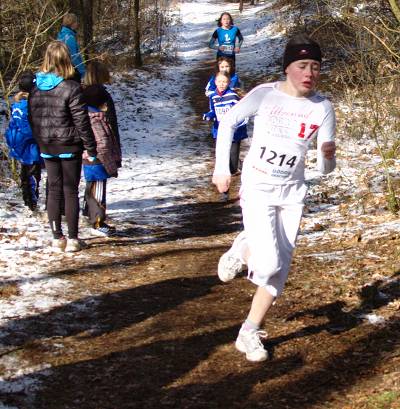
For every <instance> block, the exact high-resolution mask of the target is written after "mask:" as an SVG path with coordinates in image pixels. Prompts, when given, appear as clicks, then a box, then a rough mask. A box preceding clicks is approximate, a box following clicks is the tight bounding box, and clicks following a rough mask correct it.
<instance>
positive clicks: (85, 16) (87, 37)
mask: <svg viewBox="0 0 400 409" xmlns="http://www.w3.org/2000/svg"><path fill="white" fill-rule="evenodd" d="M80 15H81V22H82V23H81V25H82V31H83V44H82V45H83V48H84V53H85V57H86V59H89V51H90V44H91V42H92V40H93V0H80Z"/></svg>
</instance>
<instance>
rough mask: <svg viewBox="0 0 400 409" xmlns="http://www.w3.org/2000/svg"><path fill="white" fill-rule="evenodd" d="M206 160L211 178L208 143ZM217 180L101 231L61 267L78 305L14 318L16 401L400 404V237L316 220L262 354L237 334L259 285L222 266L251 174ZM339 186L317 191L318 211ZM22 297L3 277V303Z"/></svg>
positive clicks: (204, 68) (7, 360)
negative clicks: (227, 274) (222, 195)
mask: <svg viewBox="0 0 400 409" xmlns="http://www.w3.org/2000/svg"><path fill="white" fill-rule="evenodd" d="M209 66H210V61H203V62H199V63H198V64H196V66H194V67H192V68H191V70H190V73H189V75H190V76H191V84H192V86H191V92H190V93H188V95H189V94H190V98H189V99H188V102H189V103H190V104H191V106H192V108H193V110H194V112H195V113H196V116H195V118H194V119H192V120H191V122H190V123H189V125H188V130H189V132H190V131H193V132H195V130H196V129H199V128H202V127H203V128H204V124H203V123H202V122H201V119H200V118H201V114H202V113H203V112H204V111H205V110H206V104H204V95H203V90H204V84H205V83H206V82H207V79H208V76H209ZM245 77H246V76H245V75H243V78H245ZM253 80H254V79H253ZM248 83H250V79H248ZM196 118H197V119H196ZM201 159H202V160H204V161H205V162H206V164H207V167H208V174H211V171H212V142H211V141H206V139H205V142H204V157H203V158H201ZM194 176H195V175H194ZM209 182H210V180H209V178H206V179H203V180H201V181H200V183H199V186H198V188H197V189H193V188H192V187H191V188H190V189H188V194H187V196H186V197H185V196H181V197H179V196H177V197H175V198H174V197H172V198H169V204H168V205H167V206H161V205H162V204H165V201H163V200H162V199H160V201H159V203H157V200H158V199H157V197H155V198H154V202H155V205H153V206H151V207H148V208H147V209H146V211H140V212H139V211H137V212H135V213H134V218H132V220H131V222H130V223H125V227H124V228H123V229H121V234H120V235H119V236H116V237H113V238H107V239H101V238H96V239H92V240H88V243H89V248H88V249H85V251H84V253H85V256H84V257H77V258H72V259H71V258H69V259H68V262H67V263H63V262H62V260H61V262H60V263H57V264H56V265H55V266H54V267H52V268H51V271H50V273H49V274H50V275H51V277H52V278H55V279H57V278H59V279H62V280H63V281H64V282H67V283H68V286H67V287H66V290H65V291H66V292H68V297H69V298H70V299H73V301H71V302H69V303H64V304H63V305H61V306H58V307H55V308H52V309H50V310H48V311H45V312H39V313H37V314H31V315H29V316H26V317H24V318H22V319H20V318H18V319H17V318H16V319H15V320H14V321H13V320H11V321H10V322H9V323H8V324H7V326H8V327H7V326H6V327H4V326H3V328H2V330H3V331H4V333H6V334H7V333H8V335H7V336H3V337H2V340H1V343H2V347H3V352H2V353H1V358H2V360H1V366H2V368H3V370H4V371H5V370H6V369H7V370H8V371H9V370H10V368H11V367H12V366H13V364H15V363H18V364H20V363H21V362H25V363H29V367H30V368H31V370H30V372H29V373H23V374H21V375H18V371H17V370H16V371H14V377H13V383H10V382H7V381H6V380H5V378H3V377H2V378H0V391H1V393H0V400H1V401H2V402H3V404H4V405H7V406H4V407H5V408H14V407H17V408H19V409H25V408H26V409H78V408H79V409H80V408H82V409H83V408H85V409H111V408H112V409H125V408H148V409H152V408H179V409H186V408H187V409H189V408H190V409H200V408H201V409H203V408H204V409H212V408H248V409H253V408H270V409H306V408H321V409H322V408H325V409H328V408H329V409H364V408H365V409H375V408H376V409H378V408H381V409H398V408H400V258H399V256H400V234H394V233H393V232H388V234H385V233H383V234H381V235H380V236H379V237H377V238H370V239H365V237H364V236H363V232H359V231H358V230H357V229H356V228H354V229H353V233H352V234H350V235H347V236H346V237H345V238H344V237H343V236H336V235H332V236H330V230H331V229H332V228H334V227H335V226H333V224H332V225H331V226H329V225H319V224H314V227H313V230H314V232H316V231H324V234H325V236H326V237H328V239H324V240H309V239H308V234H312V233H313V231H311V230H307V229H303V231H302V233H301V235H300V237H299V242H298V248H297V249H296V252H295V256H294V259H293V263H292V267H291V272H290V276H289V280H288V283H287V286H286V289H285V292H284V294H283V295H282V297H281V298H280V299H279V300H278V302H277V303H276V305H275V306H274V307H273V308H272V309H271V311H270V313H269V315H268V317H267V320H266V322H265V330H266V331H267V332H268V338H267V340H266V341H265V346H266V348H267V349H268V351H269V353H270V359H269V360H267V361H266V362H262V363H250V362H247V361H246V360H245V358H244V357H243V355H242V354H241V353H239V352H238V351H236V350H235V347H234V340H235V338H236V335H237V332H238V329H239V327H240V325H241V323H242V321H243V319H244V318H245V317H246V314H247V311H248V308H249V304H250V301H251V298H252V294H253V292H254V287H253V285H252V284H251V283H250V282H248V280H246V278H245V277H239V278H237V279H235V280H233V281H232V282H230V283H229V284H223V283H221V282H219V280H218V278H217V275H216V267H217V263H218V259H219V257H220V255H221V254H222V253H223V252H224V251H226V250H227V249H228V248H229V245H230V243H231V242H232V240H233V238H234V237H235V235H236V234H237V232H239V231H240V230H241V213H240V207H239V203H238V200H237V192H238V183H239V180H238V178H237V177H236V178H235V180H234V188H233V189H232V194H231V198H230V200H228V201H227V202H223V201H220V199H219V196H218V195H217V194H216V192H215V191H214V189H213V188H212V187H211V185H210V184H209ZM334 193H335V192H332V191H329V188H328V187H327V188H325V191H324V194H323V195H317V196H314V197H313V196H311V197H310V198H309V199H308V204H307V209H306V217H307V215H310V214H312V213H313V206H317V205H318V206H319V205H321V203H325V204H326V203H329V202H330V198H331V195H333V194H334ZM357 200H358V198H357V197H345V198H343V202H341V203H339V205H342V206H343V207H346V208H351V206H352V204H354V203H355V202H356V201H357ZM371 200H372V199H371ZM157 204H159V205H160V206H158V205H157ZM139 205H140V204H139ZM327 211H329V210H327ZM381 217H382V218H384V219H385V220H388V219H390V218H391V216H390V215H389V214H384V215H383V216H381ZM368 223H370V224H371V225H372V224H378V223H379V218H378V217H376V218H374V219H369V221H368ZM38 280H40V278H38ZM17 291H18V289H17V287H16V286H13V285H10V284H4V285H2V286H1V287H0V297H2V298H8V297H12V296H14V295H15V294H16V292H17ZM7 328H8V329H9V331H8V332H7ZM32 368H33V369H32ZM34 368H38V369H37V370H36V371H35V370H34ZM33 379H35V381H36V380H38V383H37V382H33ZM17 381H18V383H16V382H17ZM2 383H3V387H2V385H1V384H2ZM21 384H23V385H24V387H23V388H20V389H19V388H18V387H17V386H15V387H13V385H21ZM7 385H8V386H7ZM7 388H8V390H7ZM0 407H1V406H0Z"/></svg>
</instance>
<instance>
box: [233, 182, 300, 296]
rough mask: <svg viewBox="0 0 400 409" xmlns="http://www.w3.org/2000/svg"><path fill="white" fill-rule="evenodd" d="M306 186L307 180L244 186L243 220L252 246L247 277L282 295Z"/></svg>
mask: <svg viewBox="0 0 400 409" xmlns="http://www.w3.org/2000/svg"><path fill="white" fill-rule="evenodd" d="M306 193H307V187H306V185H305V184H304V183H302V182H301V183H298V184H291V185H263V186H262V190H257V189H255V188H246V187H243V188H242V190H241V194H240V205H241V207H242V214H243V223H244V230H245V237H246V242H247V245H248V246H249V250H250V258H249V260H248V271H249V274H248V278H249V280H250V281H252V282H253V283H254V284H256V285H257V286H260V287H265V288H266V290H267V291H268V292H269V293H271V295H272V296H274V297H277V296H279V295H280V294H281V293H282V291H283V288H284V286H285V283H286V280H287V277H288V274H289V268H290V264H291V261H292V255H293V250H294V248H295V246H296V238H297V233H298V231H299V227H300V221H301V216H302V213H303V207H304V197H305V195H306Z"/></svg>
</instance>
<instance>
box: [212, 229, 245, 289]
mask: <svg viewBox="0 0 400 409" xmlns="http://www.w3.org/2000/svg"><path fill="white" fill-rule="evenodd" d="M244 240H246V236H245V233H244V231H242V232H240V233H239V234H238V236H237V237H236V238H235V240H234V241H233V243H232V247H231V248H230V249H229V250H228V251H227V252H226V253H224V254H223V255H222V256H221V258H220V259H219V263H218V277H219V279H220V280H221V281H223V282H224V283H226V282H228V281H230V280H232V279H234V278H235V277H236V275H237V274H239V273H240V272H241V271H242V270H243V263H242V259H241V254H240V248H241V245H242V244H243V242H244Z"/></svg>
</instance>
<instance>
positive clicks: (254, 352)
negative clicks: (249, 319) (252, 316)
mask: <svg viewBox="0 0 400 409" xmlns="http://www.w3.org/2000/svg"><path fill="white" fill-rule="evenodd" d="M266 337H267V333H266V332H265V331H251V330H250V331H246V330H244V329H241V330H240V331H239V335H238V337H237V339H236V342H235V346H236V349H237V350H238V351H240V352H243V353H244V354H246V359H247V360H248V361H251V362H261V361H265V360H266V359H267V358H268V352H267V351H266V350H265V348H264V345H263V343H262V342H261V338H263V339H264V338H266Z"/></svg>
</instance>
